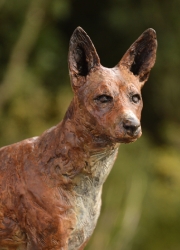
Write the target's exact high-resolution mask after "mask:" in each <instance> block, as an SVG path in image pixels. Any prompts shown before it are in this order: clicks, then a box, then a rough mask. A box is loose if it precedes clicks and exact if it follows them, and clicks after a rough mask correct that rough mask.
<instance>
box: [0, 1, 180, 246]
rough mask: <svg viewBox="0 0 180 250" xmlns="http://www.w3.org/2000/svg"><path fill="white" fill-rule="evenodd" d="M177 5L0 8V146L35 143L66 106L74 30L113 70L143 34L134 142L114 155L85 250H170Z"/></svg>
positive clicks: (175, 229) (177, 228) (175, 227)
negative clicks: (145, 47) (144, 68)
mask: <svg viewBox="0 0 180 250" xmlns="http://www.w3.org/2000/svg"><path fill="white" fill-rule="evenodd" d="M179 10H180V1H178V0H171V1H169V0H163V1H162V0H151V1H145V0H139V1H134V0H91V1H89V0H87V1H83V0H29V1H24V0H16V1H14V0H8V1H7V0H0V138H1V140H0V146H3V145H7V144H10V143H14V142H17V141H19V140H22V139H24V138H27V137H32V136H36V135H39V134H41V133H42V132H43V131H44V130H45V129H47V128H49V127H51V126H53V125H55V124H57V123H58V122H59V121H60V120H61V119H62V117H63V115H64V113H65V111H66V109H67V107H68V105H69V103H70V100H71V98H72V91H71V88H70V82H69V76H68V66H67V54H68V43H69V39H70V36H71V34H72V32H73V30H74V29H75V28H76V27H77V26H79V25H80V26H82V27H83V28H84V29H85V30H86V32H87V33H88V34H89V35H90V37H91V38H92V41H93V42H94V44H95V46H96V49H97V51H98V54H99V56H100V58H101V63H102V65H104V66H107V67H113V66H114V65H116V64H117V63H118V61H119V60H120V58H121V57H122V56H123V54H124V53H125V51H126V50H127V49H128V48H129V46H130V45H131V44H132V43H133V42H134V41H135V39H137V38H138V36H139V35H140V34H141V33H142V32H143V31H144V30H145V29H147V28H149V27H152V28H154V29H155V30H156V32H157V37H158V44H159V46H158V53H157V61H156V64H155V67H154V68H153V70H152V72H151V75H150V79H149V81H148V82H147V83H146V85H145V87H144V89H143V100H144V109H143V114H142V127H143V136H142V137H141V139H139V140H138V141H137V142H135V143H133V144H129V145H121V146H120V150H119V157H118V160H117V161H116V164H115V166H114V168H113V170H112V172H111V174H110V176H109V177H108V180H107V181H106V183H105V186H104V190H103V204H102V213H101V216H100V218H99V221H98V225H97V228H96V230H95V232H94V234H93V237H92V239H91V241H90V242H89V244H88V246H87V247H86V249H88V250H94V249H97V250H179V249H180V237H179V235H180V154H179V150H180V108H179V107H180V80H179V79H180V15H179Z"/></svg>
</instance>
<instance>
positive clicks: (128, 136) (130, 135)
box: [115, 127, 142, 143]
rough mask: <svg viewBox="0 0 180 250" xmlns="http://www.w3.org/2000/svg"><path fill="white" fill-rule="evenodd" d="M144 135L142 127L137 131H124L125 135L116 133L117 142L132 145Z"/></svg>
mask: <svg viewBox="0 0 180 250" xmlns="http://www.w3.org/2000/svg"><path fill="white" fill-rule="evenodd" d="M141 135H142V130H141V127H138V128H137V129H136V131H134V132H133V131H130V130H123V133H122V132H121V133H118V132H117V133H116V135H115V137H116V142H118V143H131V142H135V141H136V140H137V139H138V138H139V137H141Z"/></svg>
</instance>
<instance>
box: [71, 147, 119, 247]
mask: <svg viewBox="0 0 180 250" xmlns="http://www.w3.org/2000/svg"><path fill="white" fill-rule="evenodd" d="M117 153H118V148H115V149H113V150H111V151H107V152H103V153H101V154H95V155H92V156H91V159H90V168H91V171H92V176H91V177H89V176H88V175H82V176H80V177H79V178H80V179H79V181H78V186H76V187H75V189H74V192H75V214H76V217H77V223H76V225H75V228H74V230H73V232H72V234H71V237H70V239H69V248H68V250H78V249H79V247H80V246H81V245H82V244H83V243H84V242H85V241H86V240H87V239H88V238H89V237H90V236H91V234H92V233H93V231H94V228H95V226H96V223H97V219H98V217H99V214H100V208H101V193H102V186H103V183H104V182H105V180H106V178H107V176H108V174H109V172H110V171H111V168H112V166H113V164H114V161H115V159H116V156H117Z"/></svg>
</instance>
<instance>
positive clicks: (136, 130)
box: [122, 112, 141, 137]
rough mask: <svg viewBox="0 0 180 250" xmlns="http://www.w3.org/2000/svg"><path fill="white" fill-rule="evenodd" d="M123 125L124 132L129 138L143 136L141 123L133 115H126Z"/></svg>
mask: <svg viewBox="0 0 180 250" xmlns="http://www.w3.org/2000/svg"><path fill="white" fill-rule="evenodd" d="M122 123H123V128H124V131H125V133H126V134H127V135H128V136H130V137H138V136H139V135H140V134H141V123H140V121H139V119H138V118H137V117H136V116H135V115H134V114H133V113H131V112H130V113H128V114H126V115H125V117H124V119H123V122H122Z"/></svg>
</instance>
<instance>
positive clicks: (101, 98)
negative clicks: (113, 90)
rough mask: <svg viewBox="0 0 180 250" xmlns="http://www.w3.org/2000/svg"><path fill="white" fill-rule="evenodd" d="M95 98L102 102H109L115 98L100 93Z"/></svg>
mask: <svg viewBox="0 0 180 250" xmlns="http://www.w3.org/2000/svg"><path fill="white" fill-rule="evenodd" d="M95 100H96V101H98V102H101V103H107V102H112V100H113V98H112V96H109V95H99V96H97V97H96V98H95Z"/></svg>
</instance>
